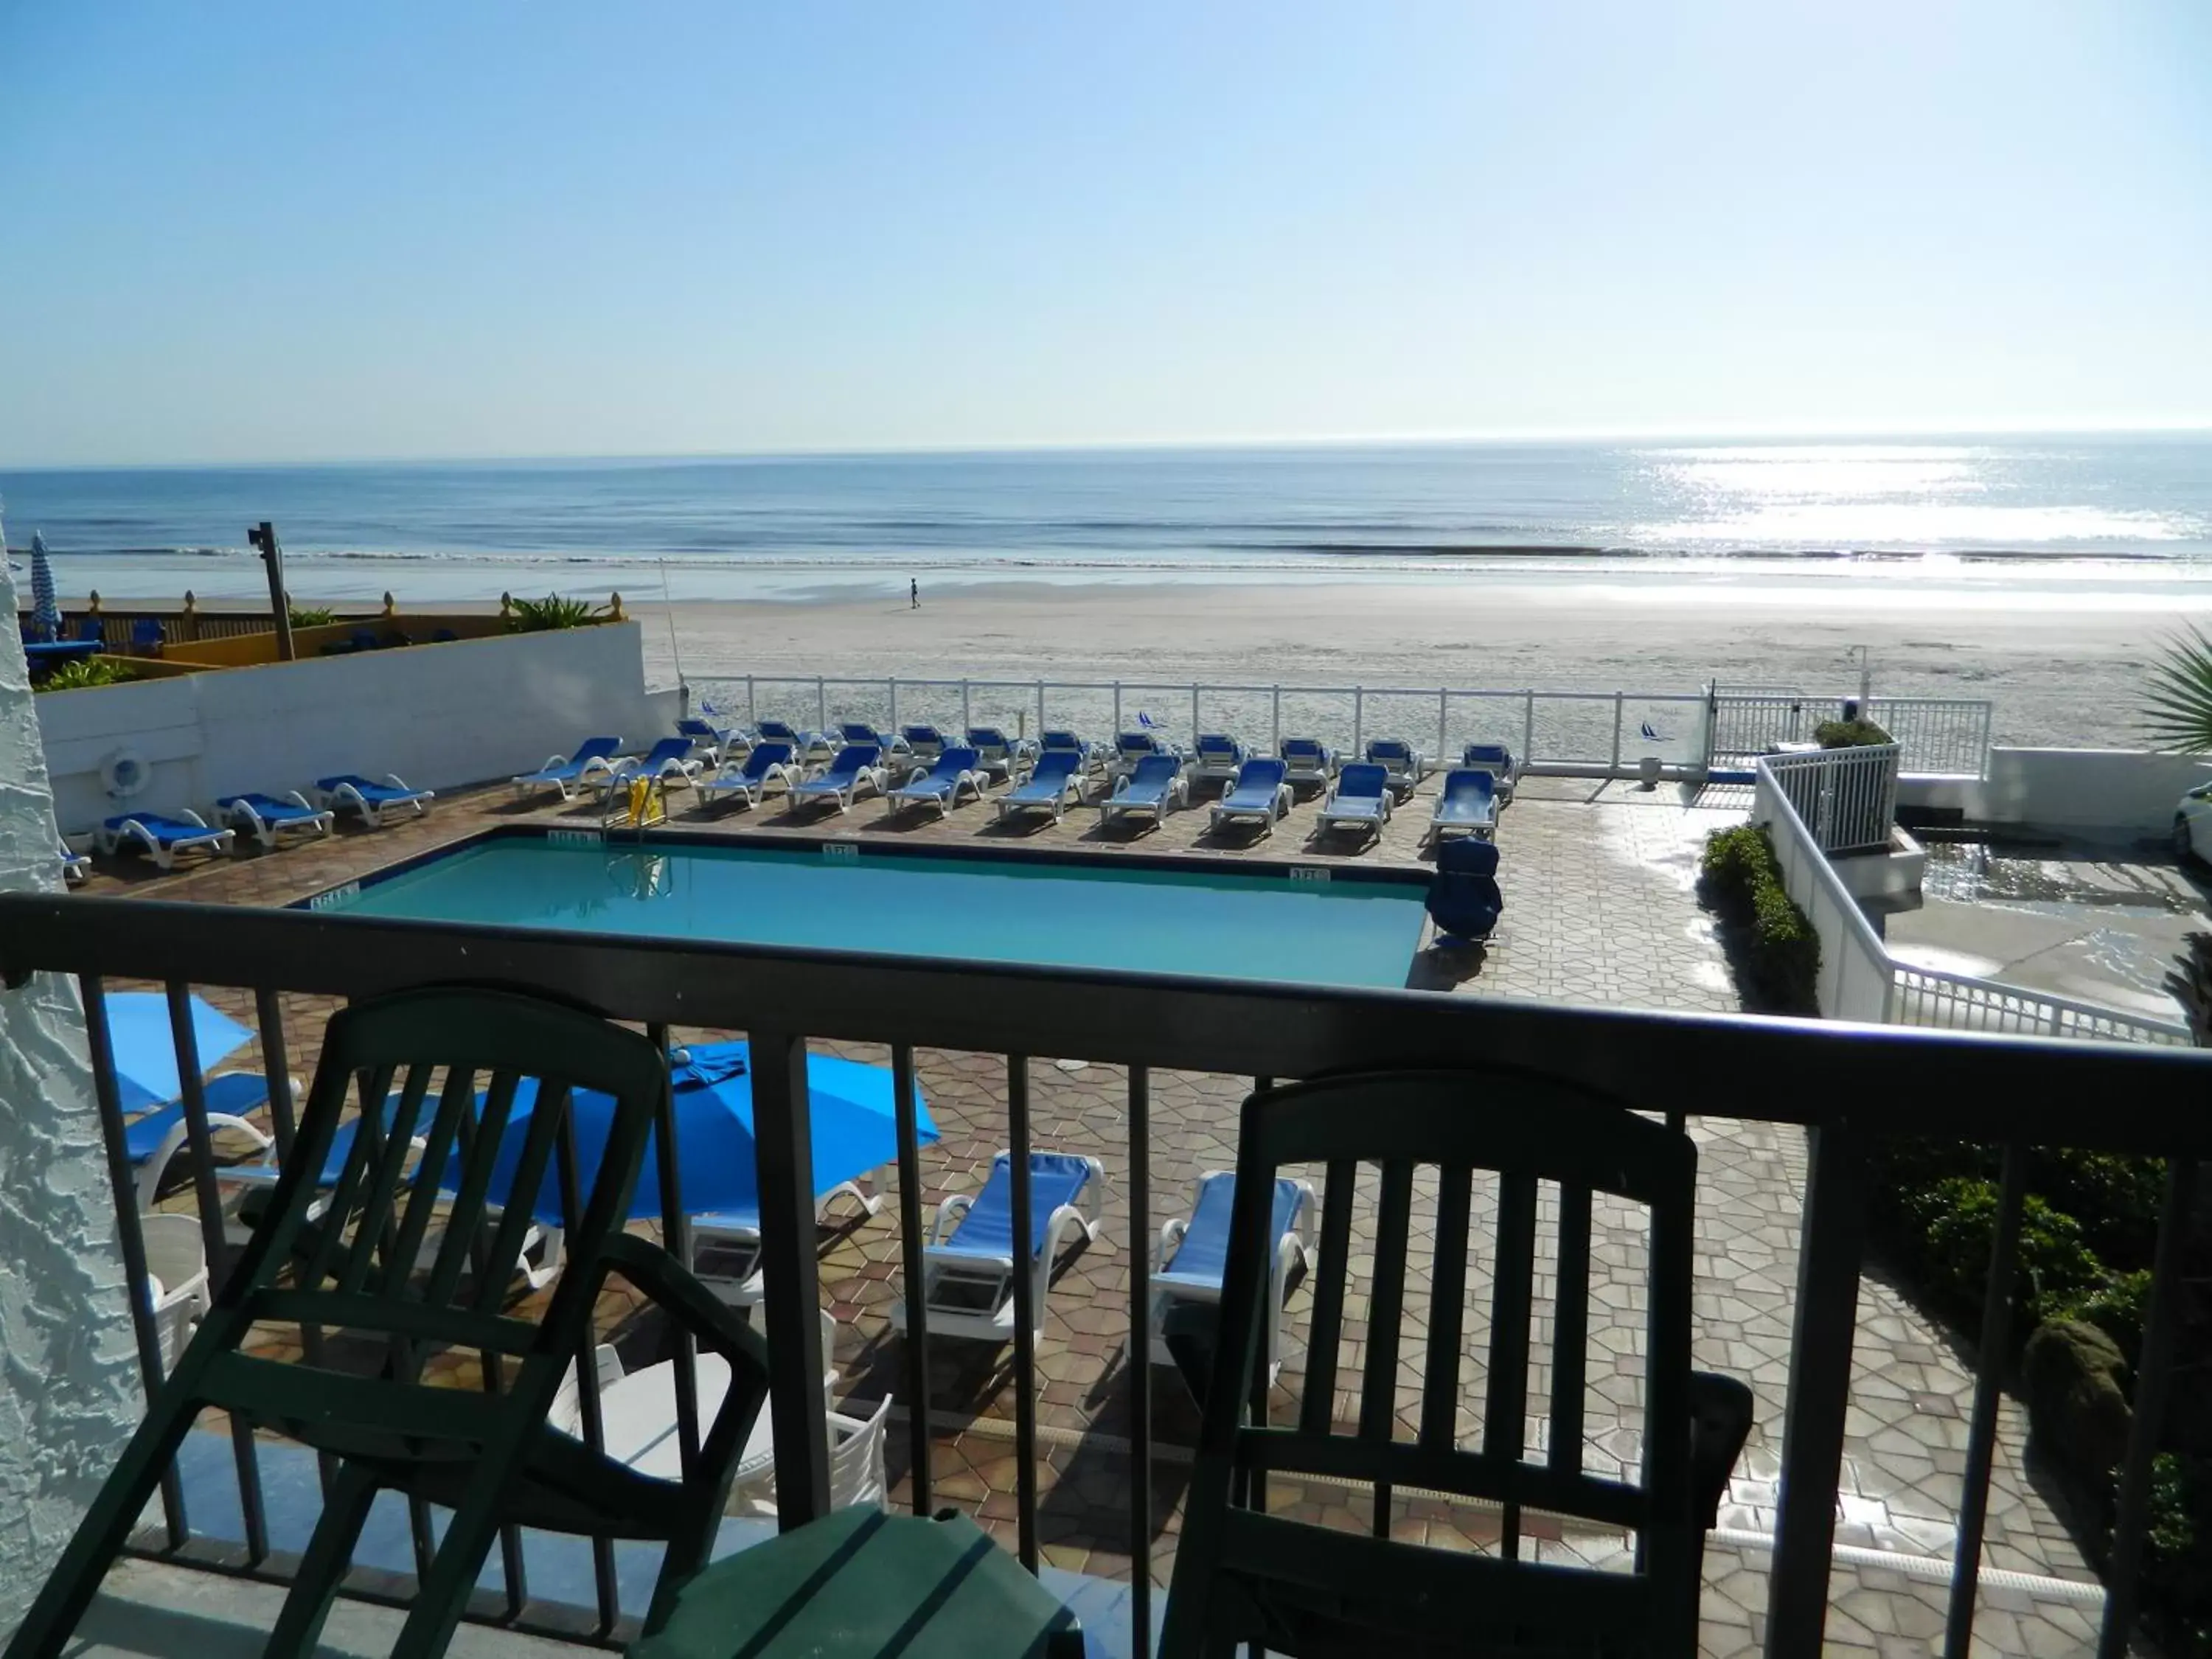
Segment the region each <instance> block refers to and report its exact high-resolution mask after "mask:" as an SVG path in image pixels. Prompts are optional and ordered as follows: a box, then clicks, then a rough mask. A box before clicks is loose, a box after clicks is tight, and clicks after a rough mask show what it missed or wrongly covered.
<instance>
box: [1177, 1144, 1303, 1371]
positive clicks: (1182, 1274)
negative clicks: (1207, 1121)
mask: <svg viewBox="0 0 2212 1659" xmlns="http://www.w3.org/2000/svg"><path fill="white" fill-rule="evenodd" d="M1236 1201H1237V1176H1236V1172H1235V1171H1234V1170H1207V1171H1206V1173H1205V1174H1204V1175H1202V1176H1199V1178H1198V1192H1197V1194H1196V1195H1195V1196H1194V1199H1193V1200H1192V1202H1191V1206H1190V1214H1189V1216H1188V1218H1178V1219H1176V1220H1174V1221H1170V1222H1169V1223H1168V1224H1167V1225H1165V1226H1164V1227H1162V1228H1161V1229H1160V1238H1159V1244H1158V1248H1157V1249H1155V1250H1154V1251H1153V1254H1152V1364H1155V1365H1170V1364H1174V1363H1175V1359H1174V1356H1173V1355H1171V1354H1170V1352H1168V1346H1167V1342H1166V1340H1164V1337H1163V1336H1162V1334H1161V1332H1162V1329H1163V1328H1164V1326H1165V1325H1166V1323H1167V1317H1168V1314H1169V1312H1170V1310H1172V1309H1174V1308H1176V1306H1178V1305H1180V1304H1187V1303H1198V1304H1203V1305H1205V1306H1207V1307H1218V1306H1219V1305H1220V1302H1221V1279H1222V1274H1223V1273H1224V1272H1225V1269H1226V1268H1227V1267H1228V1265H1229V1217H1230V1212H1231V1209H1232V1208H1233V1207H1234V1206H1235V1204H1236ZM1313 1209H1314V1189H1313V1185H1312V1183H1311V1182H1304V1181H1293V1180H1291V1179H1290V1178H1289V1177H1288V1176H1281V1177H1279V1178H1278V1179H1277V1180H1276V1182H1275V1211H1274V1214H1273V1218H1271V1219H1270V1220H1269V1223H1268V1226H1267V1237H1269V1238H1270V1239H1272V1240H1273V1249H1274V1257H1273V1266H1272V1267H1270V1268H1269V1271H1268V1276H1267V1279H1268V1289H1269V1296H1268V1317H1267V1380H1268V1381H1269V1382H1271V1383H1272V1382H1273V1381H1274V1379H1275V1375H1276V1373H1277V1372H1279V1371H1280V1370H1282V1368H1283V1358H1282V1348H1283V1304H1284V1302H1285V1300H1286V1299H1287V1298H1288V1297H1289V1296H1290V1293H1291V1274H1292V1273H1311V1272H1312V1271H1313V1265H1314V1260H1315V1256H1314V1247H1313V1244H1312V1242H1311V1240H1310V1237H1309V1236H1308V1235H1309V1231H1310V1228H1311V1226H1312V1218H1313Z"/></svg>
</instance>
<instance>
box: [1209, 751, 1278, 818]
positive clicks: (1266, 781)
mask: <svg viewBox="0 0 2212 1659" xmlns="http://www.w3.org/2000/svg"><path fill="white" fill-rule="evenodd" d="M1287 770H1288V769H1287V768H1286V767H1285V766H1284V764H1283V763H1282V762H1280V761H1279V760H1248V761H1246V762H1245V763H1243V765H1242V766H1240V767H1239V768H1238V769H1237V775H1236V777H1235V778H1234V779H1233V780H1232V781H1231V786H1230V787H1228V788H1226V789H1225V790H1223V791H1222V792H1221V799H1219V800H1218V801H1216V802H1215V803H1214V804H1213V808H1212V816H1211V817H1209V818H1208V819H1207V820H1206V827H1207V828H1208V829H1219V828H1221V826H1222V825H1223V824H1225V823H1240V822H1243V821H1245V820H1249V819H1257V820H1258V821H1259V823H1260V825H1261V829H1260V833H1261V835H1263V836H1272V835H1273V834H1274V833H1275V825H1276V824H1277V823H1279V822H1280V821H1281V820H1282V819H1283V818H1284V817H1286V816H1287V815H1288V814H1289V812H1290V810H1291V786H1290V784H1289V783H1288V782H1287V781H1285V772H1286V771H1287Z"/></svg>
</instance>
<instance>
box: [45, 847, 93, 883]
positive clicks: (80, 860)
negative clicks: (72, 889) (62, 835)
mask: <svg viewBox="0 0 2212 1659" xmlns="http://www.w3.org/2000/svg"><path fill="white" fill-rule="evenodd" d="M54 856H55V857H57V858H58V859H59V860H61V861H62V884H63V885H64V887H66V886H69V885H70V884H73V883H76V882H80V881H83V880H86V879H87V878H89V877H90V876H91V874H92V860H90V859H88V858H87V857H85V855H84V854H82V853H73V852H71V851H70V847H69V843H68V842H60V843H58V845H57V846H56V847H55V848H54Z"/></svg>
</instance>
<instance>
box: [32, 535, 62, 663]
mask: <svg viewBox="0 0 2212 1659" xmlns="http://www.w3.org/2000/svg"><path fill="white" fill-rule="evenodd" d="M31 626H32V627H33V628H34V629H37V630H38V634H39V637H40V639H44V640H51V639H52V638H54V637H55V636H56V635H58V634H59V633H60V632H61V631H62V603H61V600H60V599H58V597H56V595H55V592H54V567H53V564H52V562H51V561H50V560H48V558H47V557H46V537H45V536H43V535H41V534H40V533H39V532H37V531H33V532H31Z"/></svg>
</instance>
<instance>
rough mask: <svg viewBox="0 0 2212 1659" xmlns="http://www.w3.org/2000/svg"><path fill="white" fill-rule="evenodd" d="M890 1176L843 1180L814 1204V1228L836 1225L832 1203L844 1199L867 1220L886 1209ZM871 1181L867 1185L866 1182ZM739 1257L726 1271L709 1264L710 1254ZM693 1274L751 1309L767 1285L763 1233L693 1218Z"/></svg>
mask: <svg viewBox="0 0 2212 1659" xmlns="http://www.w3.org/2000/svg"><path fill="white" fill-rule="evenodd" d="M861 1181H865V1182H866V1183H867V1185H866V1186H865V1187H864V1186H862V1185H861V1184H860V1182H861ZM883 1194H884V1170H876V1171H874V1172H873V1173H872V1174H871V1175H867V1176H862V1177H860V1180H858V1181H841V1182H838V1183H837V1184H836V1186H834V1187H832V1188H830V1189H829V1191H828V1192H826V1193H824V1194H822V1196H821V1197H819V1198H817V1199H816V1200H814V1225H816V1226H817V1227H826V1226H828V1225H830V1223H829V1205H830V1202H831V1200H835V1199H837V1198H839V1197H845V1198H849V1199H851V1200H853V1202H854V1203H855V1204H857V1205H859V1206H860V1215H861V1218H863V1219H866V1218H868V1217H871V1216H872V1215H874V1214H875V1213H876V1212H878V1211H879V1210H881V1209H882V1208H883V1207H884V1197H883ZM710 1250H712V1251H714V1253H716V1254H717V1255H725V1256H728V1257H731V1258H733V1259H732V1260H731V1261H728V1262H726V1264H724V1266H723V1267H721V1268H719V1269H718V1268H714V1267H706V1266H704V1265H703V1262H702V1258H703V1257H704V1256H705V1255H707V1253H708V1251H710ZM691 1273H692V1276H693V1277H694V1278H696V1279H698V1280H699V1282H700V1283H701V1284H702V1285H707V1286H708V1287H709V1288H710V1289H712V1290H713V1291H714V1294H715V1295H716V1296H718V1297H720V1298H721V1299H722V1300H723V1301H725V1302H726V1303H728V1304H730V1305H731V1306H732V1307H733V1308H750V1307H752V1306H754V1305H755V1304H757V1303H758V1302H759V1301H760V1299H761V1294H762V1291H763V1288H764V1287H765V1285H766V1284H767V1279H766V1278H765V1276H764V1275H763V1273H762V1272H761V1231H760V1229H759V1228H758V1227H757V1226H756V1225H753V1224H752V1223H751V1222H750V1221H740V1220H738V1219H737V1218H735V1217H732V1216H722V1215H718V1214H717V1213H716V1212H713V1211H711V1210H710V1211H705V1212H702V1213H700V1214H697V1215H695V1216H693V1217H692V1218H691Z"/></svg>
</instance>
